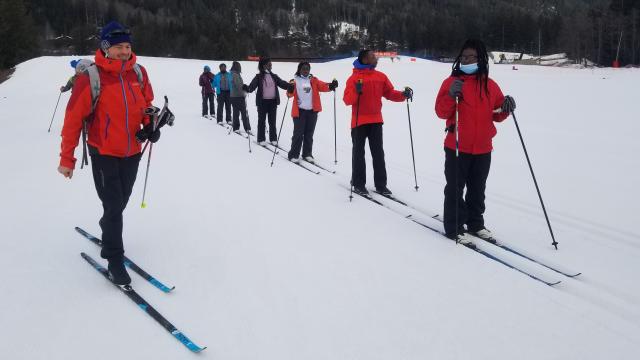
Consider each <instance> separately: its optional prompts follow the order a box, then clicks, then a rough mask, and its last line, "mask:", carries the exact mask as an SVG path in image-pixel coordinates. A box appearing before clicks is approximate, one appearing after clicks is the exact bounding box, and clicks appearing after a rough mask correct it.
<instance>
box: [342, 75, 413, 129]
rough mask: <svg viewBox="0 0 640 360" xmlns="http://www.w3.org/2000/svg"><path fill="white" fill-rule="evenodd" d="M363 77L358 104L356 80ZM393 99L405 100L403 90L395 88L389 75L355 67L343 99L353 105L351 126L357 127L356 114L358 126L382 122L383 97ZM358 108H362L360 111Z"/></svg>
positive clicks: (347, 103) (397, 100)
mask: <svg viewBox="0 0 640 360" xmlns="http://www.w3.org/2000/svg"><path fill="white" fill-rule="evenodd" d="M360 79H362V81H363V84H362V95H360V105H359V106H358V93H357V92H356V82H357V81H358V80H360ZM383 96H384V97H385V98H387V99H388V100H391V101H396V102H402V101H404V100H405V97H404V95H402V91H397V90H394V89H393V84H391V81H389V79H388V78H387V75H385V74H383V73H381V72H380V71H377V70H373V69H364V70H359V69H353V74H351V76H350V77H349V79H348V80H347V84H346V86H345V88H344V96H343V97H342V100H343V101H344V103H345V104H346V105H351V128H352V129H353V128H354V127H356V114H357V115H358V126H360V125H364V124H375V123H382V122H384V121H383V120H382V97H383ZM358 108H359V109H360V110H359V112H358Z"/></svg>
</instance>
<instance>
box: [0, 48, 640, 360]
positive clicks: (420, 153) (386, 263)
mask: <svg viewBox="0 0 640 360" xmlns="http://www.w3.org/2000/svg"><path fill="white" fill-rule="evenodd" d="M71 59H72V58H70V57H42V58H37V59H33V60H30V61H28V62H25V63H23V64H20V65H19V66H18V67H17V70H16V72H15V73H14V75H13V76H12V78H11V79H9V80H8V81H6V82H5V83H3V84H1V85H0V154H1V155H0V156H1V157H2V167H3V171H2V177H1V180H0V185H1V186H0V203H1V204H2V205H1V207H0V241H1V242H2V251H0V273H2V274H3V277H2V278H3V281H2V282H3V289H4V290H3V296H2V297H1V300H0V324H2V330H0V339H1V340H0V354H1V355H0V357H1V358H3V359H84V358H92V359H115V358H120V359H134V358H135V359H189V358H192V357H193V356H194V355H193V354H191V353H190V352H189V351H188V350H186V349H185V348H183V347H182V346H181V345H180V344H179V343H178V342H177V341H175V340H174V339H172V337H171V336H170V335H169V334H167V333H166V332H165V330H164V329H162V328H161V327H160V326H158V324H156V323H155V322H154V321H153V320H151V319H150V318H149V317H148V316H147V315H145V314H144V313H143V312H142V311H140V309H138V308H136V306H135V305H134V304H133V303H132V302H131V301H130V300H129V299H127V298H126V297H125V296H123V294H121V293H120V292H119V291H117V290H116V289H115V288H113V287H112V286H111V285H110V284H109V283H108V282H107V281H106V280H105V279H104V278H102V277H101V276H100V275H99V274H98V273H97V272H96V271H94V270H93V269H92V268H91V267H90V266H89V265H88V264H87V263H86V262H85V261H84V260H83V259H82V258H81V257H80V256H79V253H80V252H81V251H84V252H87V253H89V254H90V255H92V256H94V257H95V258H96V259H99V256H98V253H99V252H98V248H97V247H96V246H95V245H93V244H91V243H90V242H88V241H86V240H85V239H84V238H82V237H80V236H79V235H78V234H76V232H75V231H74V230H73V228H74V226H81V227H84V228H85V229H87V230H88V231H90V232H92V233H95V234H96V235H98V236H99V235H100V232H99V227H98V224H97V220H98V218H99V216H100V213H101V208H100V203H99V201H98V198H97V195H96V194H95V189H94V187H93V181H92V177H91V171H90V170H86V169H85V170H79V169H78V170H77V171H76V172H75V174H74V177H73V179H72V180H71V181H69V180H66V179H64V178H63V177H62V176H60V175H59V174H57V172H56V167H57V165H58V153H59V142H60V137H59V133H60V129H61V124H62V119H63V115H64V107H65V105H66V102H67V100H68V96H69V94H68V93H66V94H63V95H62V99H61V101H60V107H59V108H58V112H57V114H56V117H55V120H54V125H53V128H52V131H51V133H47V131H46V129H47V127H48V125H49V121H50V119H51V115H52V112H53V109H54V106H55V103H56V99H57V95H58V92H57V89H58V87H59V86H61V85H63V84H64V83H65V81H66V80H67V78H68V76H70V75H71V69H70V68H69V65H68V63H69V60H71ZM351 61H352V60H341V61H336V62H331V63H326V64H314V65H313V66H312V73H314V74H315V75H316V76H317V77H319V78H320V79H323V80H326V81H330V80H331V79H332V78H333V77H336V78H337V79H338V81H339V82H340V84H341V87H340V88H339V91H338V98H337V100H338V101H337V119H338V126H337V133H338V137H337V142H338V164H337V166H335V169H336V170H337V173H336V175H330V174H327V173H322V174H321V175H313V174H311V173H309V172H306V171H304V170H302V169H300V168H298V167H297V166H295V165H293V164H290V163H288V162H287V161H285V160H283V159H282V158H280V157H276V162H275V164H274V166H273V167H270V166H269V164H270V161H271V153H269V152H267V151H265V150H264V149H262V148H259V147H257V146H254V147H253V152H252V153H249V152H248V149H247V141H246V140H244V139H243V138H241V137H239V136H236V135H227V131H226V130H224V129H223V128H221V127H219V126H216V125H215V123H214V122H213V121H209V120H205V119H202V118H201V117H200V102H201V99H200V89H199V87H198V86H197V78H198V75H199V74H200V71H201V69H202V66H203V65H205V64H208V65H210V66H211V67H212V68H213V69H217V66H218V64H219V63H220V61H212V60H206V61H204V60H180V59H163V58H145V57H142V58H140V62H141V63H142V64H143V65H145V66H146V67H147V69H148V71H149V74H150V76H151V81H152V84H153V86H154V90H155V93H156V97H157V98H158V101H157V102H156V105H158V106H162V101H161V96H162V95H165V94H166V95H168V96H169V100H170V106H171V108H172V109H173V111H174V113H175V114H176V123H175V126H174V127H173V128H165V129H163V134H162V138H161V140H160V142H159V143H158V144H157V146H155V147H154V152H153V159H152V165H151V173H150V179H149V187H148V191H147V196H148V197H147V203H148V207H147V208H145V209H142V208H141V207H140V200H141V196H142V184H143V181H142V180H143V177H144V164H145V163H142V164H141V167H140V174H139V177H138V182H137V184H136V186H135V188H134V193H133V195H132V198H131V202H130V204H129V206H128V208H127V210H126V212H125V231H124V234H125V244H126V249H127V255H128V256H129V257H131V258H132V259H133V260H134V261H136V262H137V263H138V264H139V265H141V266H142V267H144V268H145V269H146V270H148V271H149V272H151V273H153V275H155V276H156V277H157V278H158V279H160V280H162V281H164V282H166V283H168V284H171V285H176V290H175V291H174V292H173V293H171V294H163V293H161V292H160V291H158V290H157V289H155V288H153V287H152V286H150V285H149V284H148V283H146V282H145V281H143V280H142V279H141V278H140V277H138V276H137V275H135V274H132V279H133V286H134V287H135V288H136V289H137V290H138V291H139V293H140V294H141V295H142V296H143V297H145V298H146V299H147V300H148V301H149V302H150V303H151V304H152V305H154V306H155V307H156V308H157V309H158V310H159V311H160V312H161V313H162V314H163V315H165V316H166V317H167V318H168V319H169V320H170V321H172V322H173V323H174V325H176V326H177V327H178V328H179V329H181V330H182V331H184V332H185V334H186V335H187V336H189V337H190V338H191V339H192V340H193V341H195V342H196V343H198V344H199V345H203V346H205V345H206V346H208V349H207V350H205V351H204V352H203V353H201V354H200V355H199V356H201V357H203V358H209V359H278V360H281V359H305V360H312V359H368V360H369V359H472V358H473V359H515V358H518V359H604V358H607V359H636V358H637V356H638V355H637V354H638V353H639V351H640V285H639V282H638V280H637V277H638V275H639V274H640V262H639V261H638V259H639V258H640V231H639V230H638V227H637V224H638V220H640V219H639V218H638V214H640V201H638V200H639V198H638V195H637V190H636V188H637V185H638V183H640V171H639V170H638V168H637V167H638V161H637V154H638V153H640V145H639V142H638V141H637V134H638V133H640V123H639V122H638V121H637V118H636V117H635V115H636V111H634V110H633V109H634V108H635V107H634V105H633V104H634V103H635V101H637V99H636V98H637V92H636V91H635V89H636V87H637V86H636V85H637V83H638V80H639V79H640V72H639V71H637V70H633V69H615V70H614V69H596V70H574V69H561V68H543V67H534V66H519V70H518V71H514V70H511V66H510V65H506V66H501V65H494V66H492V67H491V74H492V77H493V78H494V79H495V80H496V81H497V82H498V83H499V84H500V86H501V87H502V89H503V91H504V92H505V94H511V95H513V96H514V97H515V99H516V101H517V103H518V108H517V111H516V115H517V116H518V120H519V124H520V127H521V129H522V131H523V135H524V138H525V141H526V144H527V147H528V150H529V154H530V156H531V158H532V161H533V166H534V170H535V171H536V175H537V178H538V181H539V183H540V186H541V190H542V194H543V196H544V199H545V203H546V205H547V209H548V210H549V213H550V218H551V221H552V225H553V227H554V231H555V234H556V238H557V240H558V241H559V250H558V251H555V250H553V247H552V246H551V245H550V244H551V239H550V237H549V234H548V230H547V228H546V223H545V221H544V217H543V214H542V212H541V210H540V207H539V203H538V199H537V195H536V192H535V188H534V186H533V182H532V180H531V177H530V174H529V170H528V167H527V164H526V161H525V158H524V154H523V151H522V147H521V145H520V142H519V139H518V136H517V132H516V129H515V126H514V124H513V121H512V118H510V119H508V120H507V121H506V122H504V123H502V124H499V125H498V135H497V137H496V138H495V141H494V146H495V151H494V153H493V164H492V168H491V174H490V176H489V181H488V189H487V212H486V223H487V226H488V227H489V228H490V229H492V230H493V231H494V233H495V234H496V235H497V236H498V237H499V238H501V239H503V240H504V241H505V242H507V243H508V244H510V245H512V246H513V247H516V248H518V249H521V250H523V251H526V252H527V253H528V254H531V255H533V256H535V257H536V258H539V259H543V260H545V261H547V262H549V263H552V264H556V265H558V266H560V267H562V268H563V269H568V270H575V271H581V272H582V273H583V275H581V276H580V277H578V278H576V279H569V278H566V277H563V276H562V275H559V274H556V273H553V272H550V271H548V270H545V269H543V268H540V267H536V266H533V265H532V264H530V263H528V262H527V261H526V260H525V261H523V260H521V259H517V258H514V257H509V256H508V255H506V254H505V255H504V258H505V259H509V260H510V261H513V262H514V263H515V264H518V265H520V266H522V267H523V268H526V269H528V270H529V271H532V272H533V273H534V274H536V275H539V276H542V277H545V278H549V279H556V280H562V283H561V284H559V285H557V286H555V287H549V286H546V285H544V284H541V283H539V282H536V281H534V280H532V279H530V278H528V277H526V276H524V275H522V274H520V273H518V272H516V271H513V270H511V269H509V268H507V267H505V266H503V265H500V264H498V263H496V262H495V261H492V260H490V259H488V258H485V257H483V256H481V255H478V254H476V253H474V252H472V251H469V250H468V249H466V248H464V247H462V246H456V245H455V244H453V243H451V242H449V241H446V240H443V238H441V237H440V236H439V235H437V234H435V233H433V232H430V231H425V229H424V228H422V227H420V226H419V225H417V224H415V223H413V222H411V221H409V220H408V219H405V218H404V217H402V216H399V215H398V214H397V213H395V212H392V211H389V210H387V209H385V208H382V207H380V206H376V205H375V204H372V203H370V202H369V201H366V200H364V199H361V198H357V197H356V198H355V199H354V201H353V202H351V203H350V202H349V199H348V191H347V190H346V189H345V188H344V186H345V185H346V184H347V183H348V179H349V177H350V170H349V169H350V149H351V142H350V137H349V131H348V124H349V116H348V114H349V109H348V108H346V107H345V106H344V105H343V103H342V101H341V98H342V95H341V94H342V90H343V87H342V85H343V84H344V81H345V80H346V78H347V77H348V76H349V74H350V72H351V65H350V63H351ZM226 62H227V64H229V63H230V62H229V61H226ZM295 66H296V64H290V63H275V64H274V66H273V69H274V72H275V73H277V74H279V75H280V76H281V77H283V78H285V79H288V78H290V77H292V74H293V73H294V71H295ZM243 67H244V79H245V82H247V83H248V82H249V81H250V80H251V78H252V76H253V74H254V73H255V68H256V63H253V62H246V63H243ZM379 69H380V70H382V71H384V72H385V73H387V74H388V76H389V78H390V79H391V80H392V82H393V83H394V84H395V86H396V87H398V88H400V87H401V86H405V85H409V86H411V87H413V89H414V90H415V101H414V102H413V103H411V104H410V105H411V115H412V125H413V135H414V143H415V157H416V163H417V164H416V167H417V172H418V184H419V185H420V190H419V192H415V190H414V189H413V186H414V183H413V181H414V179H413V168H412V162H411V148H410V144H409V131H408V122H407V113H406V111H407V108H406V106H405V104H404V103H391V102H385V104H384V108H383V114H384V117H385V120H386V122H385V126H384V131H385V135H384V136H385V138H384V141H385V151H386V159H387V169H388V172H389V187H390V189H391V190H392V191H394V193H395V194H396V195H397V196H398V197H400V198H402V199H405V200H407V201H409V202H411V204H413V205H414V206H415V207H417V208H419V209H420V210H422V213H423V214H422V215H427V216H428V215H435V214H437V213H439V212H441V211H442V210H441V208H442V202H443V195H442V192H443V186H444V175H443V166H444V165H443V162H444V152H443V145H442V140H443V136H444V132H443V129H444V124H443V121H442V120H439V119H437V118H436V116H435V114H434V111H433V105H434V97H435V94H436V92H437V90H438V88H439V86H440V83H441V81H442V80H443V79H444V78H445V77H446V76H447V75H448V73H449V65H447V64H439V63H434V62H429V61H422V60H418V61H416V62H409V61H407V59H402V61H399V62H398V61H396V62H395V63H391V62H389V61H388V60H381V62H380V66H379ZM281 94H283V93H281ZM322 99H323V106H324V112H322V113H321V114H320V117H319V120H318V126H317V130H316V136H315V146H314V155H315V157H316V159H317V160H318V161H319V162H320V163H322V164H324V165H326V166H330V167H334V165H333V158H334V152H333V144H334V142H333V141H334V140H333V132H334V129H333V111H332V110H333V109H332V107H333V96H332V94H331V93H327V94H323V95H322ZM254 101H255V95H254V94H251V95H250V96H249V98H248V103H249V113H250V119H251V123H252V126H253V127H254V129H255V128H256V123H257V121H256V120H257V115H256V110H255V106H254V104H255V102H254ZM283 110H284V103H283V104H282V105H281V106H280V108H279V112H278V123H280V120H281V119H282V114H283ZM289 111H290V110H288V112H289ZM291 133H292V123H291V118H290V115H289V114H287V115H286V117H285V126H284V129H283V131H282V134H283V135H282V143H283V145H284V146H285V147H286V148H288V147H289V144H290V137H291ZM367 152H368V151H367ZM80 154H81V152H80V149H77V151H76V156H77V157H79V156H80ZM367 158H368V176H369V180H368V185H370V186H372V185H373V179H372V171H371V165H370V158H369V155H367ZM416 215H418V214H416ZM426 221H429V220H428V219H427V220H426ZM431 223H432V224H435V225H437V226H439V223H437V222H435V220H431ZM499 254H503V252H499ZM99 260H101V259H99Z"/></svg>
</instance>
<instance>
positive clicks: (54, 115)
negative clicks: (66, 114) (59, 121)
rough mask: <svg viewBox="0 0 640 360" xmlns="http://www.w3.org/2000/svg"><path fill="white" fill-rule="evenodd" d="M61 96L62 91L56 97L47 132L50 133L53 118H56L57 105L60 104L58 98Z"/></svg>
mask: <svg viewBox="0 0 640 360" xmlns="http://www.w3.org/2000/svg"><path fill="white" fill-rule="evenodd" d="M61 96H62V91H60V94H59V95H58V101H56V108H55V109H53V115H51V123H49V130H47V132H51V125H53V118H54V117H56V111H58V103H60V97H61Z"/></svg>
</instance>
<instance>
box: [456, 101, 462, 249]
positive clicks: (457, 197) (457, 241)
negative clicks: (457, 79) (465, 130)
mask: <svg viewBox="0 0 640 360" xmlns="http://www.w3.org/2000/svg"><path fill="white" fill-rule="evenodd" d="M459 103H460V98H459V97H458V96H456V129H455V132H456V163H455V166H456V175H455V176H456V192H455V194H456V244H457V243H459V242H460V237H459V236H457V235H458V221H459V220H458V205H459V204H458V203H459V201H460V200H459V199H460V197H462V194H458V191H460V189H459V188H458V160H459V159H458V155H459V154H458V150H459V148H460V147H459V146H458V141H459V137H458V105H459Z"/></svg>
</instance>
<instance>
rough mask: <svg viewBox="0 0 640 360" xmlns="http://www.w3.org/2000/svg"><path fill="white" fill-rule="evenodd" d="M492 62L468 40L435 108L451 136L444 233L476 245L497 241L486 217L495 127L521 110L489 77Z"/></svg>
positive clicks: (481, 45)
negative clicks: (487, 226) (477, 240)
mask: <svg viewBox="0 0 640 360" xmlns="http://www.w3.org/2000/svg"><path fill="white" fill-rule="evenodd" d="M488 59H489V57H488V54H487V50H486V47H485V45H484V43H482V41H480V40H475V39H469V40H467V41H466V42H465V43H464V45H463V46H462V49H461V50H460V53H459V54H458V56H457V57H456V60H455V62H454V64H453V67H452V73H451V76H449V77H448V78H447V79H445V80H444V81H443V82H442V86H441V87H440V91H439V92H438V95H437V97H436V103H435V111H436V114H437V115H438V117H439V118H441V119H444V120H445V121H446V131H447V136H446V137H445V141H444V152H445V170H444V174H445V178H446V182H447V183H446V185H445V188H444V213H443V215H444V218H443V221H444V230H445V233H446V236H447V237H449V238H450V239H452V240H457V241H459V242H460V243H462V244H465V245H471V246H472V245H473V240H472V237H471V236H469V234H471V235H474V236H476V237H479V238H481V239H484V240H487V241H490V242H495V240H493V235H492V233H491V231H489V230H488V229H487V228H485V226H484V217H483V214H484V212H485V202H484V200H485V188H486V183H487V178H488V176H489V168H490V166H491V151H492V150H493V145H492V139H493V137H494V136H495V135H496V133H497V131H496V127H495V125H494V123H495V122H501V121H503V120H505V119H506V118H507V117H508V116H509V114H510V113H511V112H512V111H513V110H515V108H516V104H515V100H514V99H513V98H512V97H511V96H504V95H503V94H502V91H501V90H500V87H499V86H498V84H497V83H496V82H495V81H493V79H491V78H489V60H488ZM456 116H457V124H458V126H457V131H458V134H456V133H455V132H456ZM456 135H457V136H456ZM456 139H457V140H456ZM465 187H466V194H465V197H464V199H463V198H462V194H463V192H464V189H465ZM465 225H466V226H467V228H466V229H465V228H464V226H465Z"/></svg>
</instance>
